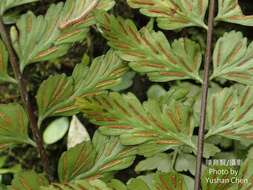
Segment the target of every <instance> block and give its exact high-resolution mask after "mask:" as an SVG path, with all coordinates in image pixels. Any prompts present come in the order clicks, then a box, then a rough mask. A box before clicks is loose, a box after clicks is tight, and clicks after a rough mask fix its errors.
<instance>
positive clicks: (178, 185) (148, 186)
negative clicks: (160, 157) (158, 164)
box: [127, 172, 190, 190]
mask: <svg viewBox="0 0 253 190" xmlns="http://www.w3.org/2000/svg"><path fill="white" fill-rule="evenodd" d="M127 188H128V190H153V189H161V190H162V189H173V190H190V189H188V188H187V186H186V182H185V179H184V176H183V175H181V174H179V173H176V172H169V173H162V172H157V173H155V174H153V175H152V177H151V180H150V181H144V180H143V178H141V177H138V178H135V179H131V180H130V181H129V182H128V184H127Z"/></svg>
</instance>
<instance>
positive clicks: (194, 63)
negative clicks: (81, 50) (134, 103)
mask: <svg viewBox="0 0 253 190" xmlns="http://www.w3.org/2000/svg"><path fill="white" fill-rule="evenodd" d="M97 20H98V22H99V23H100V26H101V27H102V30H103V35H104V36H105V38H106V39H107V40H108V41H109V42H108V43H109V45H110V46H111V47H112V48H114V49H116V50H118V53H119V55H120V57H121V58H122V59H123V60H126V61H129V62H130V64H129V65H130V67H131V68H132V69H134V70H135V71H138V72H141V73H147V74H148V76H149V78H150V80H152V81H157V82H166V81H171V80H182V79H195V80H197V81H200V82H202V79H201V78H200V76H199V68H200V65H201V61H202V55H201V50H200V46H199V45H198V44H197V43H195V42H194V41H191V40H189V39H184V38H182V39H179V40H176V41H174V42H173V44H172V45H171V46H170V44H169V42H168V40H167V39H166V37H165V35H164V34H163V33H162V32H154V31H151V32H150V31H149V30H148V29H147V28H143V29H142V30H141V31H138V30H137V28H136V26H135V25H134V23H133V22H132V21H131V20H123V19H122V18H115V17H114V16H109V15H108V14H107V13H99V14H97Z"/></svg>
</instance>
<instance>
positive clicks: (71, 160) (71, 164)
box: [58, 142, 95, 182]
mask: <svg viewBox="0 0 253 190" xmlns="http://www.w3.org/2000/svg"><path fill="white" fill-rule="evenodd" d="M94 160H95V151H94V150H93V147H92V144H91V143H89V142H85V143H82V144H79V145H77V146H75V147H74V148H71V149H69V150H68V151H66V152H64V153H63V154H62V156H61V158H60V161H59V167H58V174H59V179H60V181H61V182H68V181H71V180H73V179H74V178H75V177H76V176H78V175H80V174H82V173H84V172H85V171H87V170H89V169H90V168H91V167H92V166H93V164H94Z"/></svg>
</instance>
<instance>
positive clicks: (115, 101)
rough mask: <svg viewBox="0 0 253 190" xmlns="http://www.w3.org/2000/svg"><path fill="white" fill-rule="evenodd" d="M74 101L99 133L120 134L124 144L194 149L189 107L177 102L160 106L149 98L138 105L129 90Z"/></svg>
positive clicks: (164, 148)
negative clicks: (124, 93) (122, 92)
mask: <svg viewBox="0 0 253 190" xmlns="http://www.w3.org/2000/svg"><path fill="white" fill-rule="evenodd" d="M77 105H80V109H81V110H82V112H83V113H84V114H85V115H86V116H87V117H88V118H89V119H90V120H91V122H92V123H94V124H97V125H99V126H100V128H99V130H100V131H101V132H102V133H103V134H106V135H116V136H120V140H121V143H122V144H124V145H141V146H147V147H146V148H145V147H141V148H140V149H141V150H142V151H143V150H145V149H149V150H150V149H152V147H153V148H156V149H158V150H156V152H159V151H165V150H167V149H169V148H172V147H175V146H179V145H188V146H190V147H192V148H193V149H195V145H194V144H193V143H192V141H191V137H192V131H193V120H192V114H191V111H190V110H191V108H190V107H189V106H185V105H183V104H181V103H179V102H176V101H173V100H172V101H171V103H170V105H163V106H160V105H159V103H158V102H157V101H155V100H149V101H147V102H145V103H143V105H142V104H141V103H140V102H139V100H138V99H137V98H136V97H135V96H134V95H133V94H131V93H129V94H127V95H120V94H118V93H110V94H109V95H101V96H97V97H89V98H85V99H80V100H79V101H78V102H77ZM143 143H144V144H143Z"/></svg>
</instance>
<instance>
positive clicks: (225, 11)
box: [215, 0, 253, 26]
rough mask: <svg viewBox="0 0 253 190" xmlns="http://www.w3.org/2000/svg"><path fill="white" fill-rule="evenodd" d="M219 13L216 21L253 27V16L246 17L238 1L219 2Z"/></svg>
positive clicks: (223, 0) (226, 0)
mask: <svg viewBox="0 0 253 190" xmlns="http://www.w3.org/2000/svg"><path fill="white" fill-rule="evenodd" d="M218 2H219V11H218V15H217V17H216V18H215V20H216V21H223V22H229V23H235V24H240V25H245V26H253V15H247V16H246V15H244V14H243V12H242V10H241V7H240V5H239V3H238V0H218Z"/></svg>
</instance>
